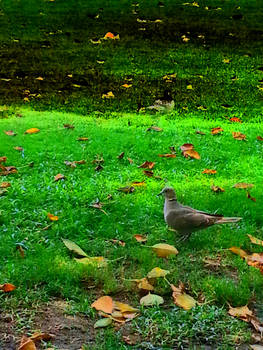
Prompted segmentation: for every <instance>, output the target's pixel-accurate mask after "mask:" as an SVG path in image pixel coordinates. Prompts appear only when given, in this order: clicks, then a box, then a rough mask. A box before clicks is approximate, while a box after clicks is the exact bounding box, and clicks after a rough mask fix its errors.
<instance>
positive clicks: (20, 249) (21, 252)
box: [16, 245, 25, 258]
mask: <svg viewBox="0 0 263 350" xmlns="http://www.w3.org/2000/svg"><path fill="white" fill-rule="evenodd" d="M16 249H17V250H18V251H19V254H20V256H21V258H24V257H25V251H24V249H23V248H22V247H21V245H17V246H16Z"/></svg>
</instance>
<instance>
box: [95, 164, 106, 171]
mask: <svg viewBox="0 0 263 350" xmlns="http://www.w3.org/2000/svg"><path fill="white" fill-rule="evenodd" d="M103 169H104V168H103V166H102V165H100V164H99V165H97V166H96V168H95V171H101V170H103Z"/></svg>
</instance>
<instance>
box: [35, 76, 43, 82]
mask: <svg viewBox="0 0 263 350" xmlns="http://www.w3.org/2000/svg"><path fill="white" fill-rule="evenodd" d="M36 80H40V81H42V80H44V78H42V77H37V78H36Z"/></svg>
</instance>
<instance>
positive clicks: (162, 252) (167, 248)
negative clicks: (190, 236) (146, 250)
mask: <svg viewBox="0 0 263 350" xmlns="http://www.w3.org/2000/svg"><path fill="white" fill-rule="evenodd" d="M152 249H153V251H154V252H155V253H156V254H157V256H158V257H160V258H167V257H168V256H169V255H176V254H178V250H177V249H176V248H175V247H173V246H172V245H169V244H166V243H158V244H155V245H153V246H152Z"/></svg>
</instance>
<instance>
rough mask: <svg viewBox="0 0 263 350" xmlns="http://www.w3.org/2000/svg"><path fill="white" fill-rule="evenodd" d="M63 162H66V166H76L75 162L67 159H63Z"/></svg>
mask: <svg viewBox="0 0 263 350" xmlns="http://www.w3.org/2000/svg"><path fill="white" fill-rule="evenodd" d="M64 164H66V165H67V166H70V167H71V168H76V163H75V162H69V161H68V160H65V162H64Z"/></svg>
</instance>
